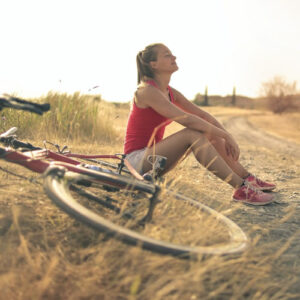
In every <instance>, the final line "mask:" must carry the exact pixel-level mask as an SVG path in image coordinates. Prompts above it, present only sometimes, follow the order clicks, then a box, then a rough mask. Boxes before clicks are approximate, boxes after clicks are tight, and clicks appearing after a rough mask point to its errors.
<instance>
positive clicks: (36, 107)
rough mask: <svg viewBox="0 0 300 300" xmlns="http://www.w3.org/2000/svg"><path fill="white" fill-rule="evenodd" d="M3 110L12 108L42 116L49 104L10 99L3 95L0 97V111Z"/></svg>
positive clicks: (15, 98)
mask: <svg viewBox="0 0 300 300" xmlns="http://www.w3.org/2000/svg"><path fill="white" fill-rule="evenodd" d="M3 108H13V109H19V110H24V111H30V112H33V113H36V114H38V115H42V114H43V113H44V112H47V111H48V110H49V109H50V104H49V103H44V104H39V103H34V102H30V101H26V100H23V99H20V98H17V97H12V96H9V95H7V94H4V95H2V96H1V97H0V111H1V110H2V109H3Z"/></svg>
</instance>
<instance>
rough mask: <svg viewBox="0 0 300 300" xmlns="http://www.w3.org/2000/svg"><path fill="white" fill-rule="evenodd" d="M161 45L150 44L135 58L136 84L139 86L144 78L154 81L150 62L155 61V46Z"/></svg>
mask: <svg viewBox="0 0 300 300" xmlns="http://www.w3.org/2000/svg"><path fill="white" fill-rule="evenodd" d="M160 45H162V44H151V45H149V46H147V47H146V48H145V49H144V50H142V51H140V52H139V53H138V55H137V56H136V65H137V83H138V84H140V82H141V81H143V80H145V79H146V78H151V79H154V73H153V70H152V68H151V65H150V62H151V61H156V59H157V51H156V48H157V46H160Z"/></svg>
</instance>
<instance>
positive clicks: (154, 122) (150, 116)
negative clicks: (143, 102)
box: [124, 80, 174, 154]
mask: <svg viewBox="0 0 300 300" xmlns="http://www.w3.org/2000/svg"><path fill="white" fill-rule="evenodd" d="M147 83H148V84H151V85H153V86H155V87H157V85H156V83H155V82H154V81H152V80H151V81H147ZM168 91H169V95H170V99H171V102H172V103H174V95H173V92H172V89H171V88H170V87H169V86H168ZM170 123H171V121H170V120H168V119H167V118H165V117H164V116H162V115H160V114H159V113H157V112H156V111H155V110H154V109H152V108H151V107H147V108H139V107H137V106H136V104H135V101H133V105H132V108H131V111H130V114H129V119H128V123H127V130H126V136H125V142H124V153H125V154H129V153H130V152H132V151H135V150H139V149H142V148H145V147H147V145H148V142H149V140H150V138H151V136H152V134H153V131H154V129H155V128H157V127H159V126H160V125H161V127H159V128H158V130H157V132H156V134H155V137H154V139H153V141H152V143H151V144H150V146H152V145H153V144H154V143H158V142H160V141H161V140H162V139H163V136H164V132H165V128H166V126H167V125H168V124H170Z"/></svg>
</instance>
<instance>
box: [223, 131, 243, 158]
mask: <svg viewBox="0 0 300 300" xmlns="http://www.w3.org/2000/svg"><path fill="white" fill-rule="evenodd" d="M225 149H226V153H227V155H228V156H231V157H232V158H233V159H234V160H235V161H237V160H238V159H239V156H240V148H239V146H238V144H237V143H236V141H235V140H234V138H233V137H232V136H231V135H230V134H229V133H228V135H227V137H226V138H225Z"/></svg>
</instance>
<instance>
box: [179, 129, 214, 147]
mask: <svg viewBox="0 0 300 300" xmlns="http://www.w3.org/2000/svg"><path fill="white" fill-rule="evenodd" d="M182 133H183V136H184V137H185V138H186V139H187V140H188V141H189V143H190V144H191V145H192V144H195V143H197V142H199V143H206V142H208V139H207V138H206V136H205V135H204V134H203V133H202V132H200V131H197V130H194V129H190V128H185V129H183V130H182Z"/></svg>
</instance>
